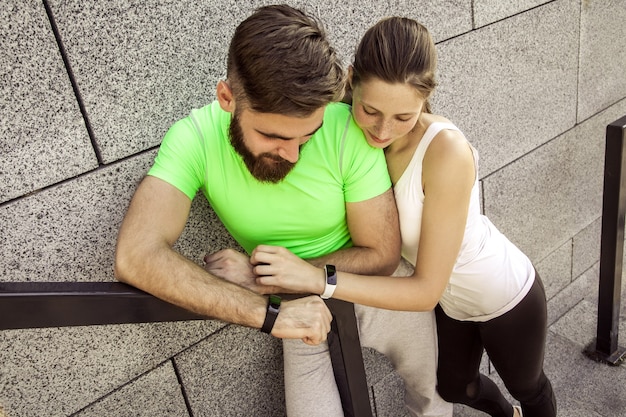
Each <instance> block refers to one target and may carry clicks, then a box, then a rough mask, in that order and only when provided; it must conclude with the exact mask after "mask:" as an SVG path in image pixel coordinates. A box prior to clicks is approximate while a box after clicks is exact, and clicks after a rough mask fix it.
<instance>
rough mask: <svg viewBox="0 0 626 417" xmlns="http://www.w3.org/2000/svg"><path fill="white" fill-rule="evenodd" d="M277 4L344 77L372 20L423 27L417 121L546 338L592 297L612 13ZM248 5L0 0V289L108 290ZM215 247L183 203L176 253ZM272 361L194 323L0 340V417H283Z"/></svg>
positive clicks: (218, 244) (522, 4) (618, 97)
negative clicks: (533, 290)
mask: <svg viewBox="0 0 626 417" xmlns="http://www.w3.org/2000/svg"><path fill="white" fill-rule="evenodd" d="M289 3H290V4H292V5H294V6H297V7H302V8H305V9H307V10H309V11H311V12H313V13H315V14H316V15H318V16H319V17H320V18H321V19H322V20H323V21H324V22H325V24H326V26H327V30H328V32H329V35H330V36H331V39H332V40H333V42H334V43H335V45H336V46H337V48H338V49H339V51H340V52H341V54H342V56H343V57H344V60H345V63H346V64H347V63H349V61H350V60H351V55H352V51H353V48H354V47H355V45H356V42H357V41H358V39H359V38H360V36H361V35H362V33H363V32H364V31H365V30H366V29H367V27H369V26H370V25H371V24H372V23H374V22H375V21H377V20H378V19H379V18H381V17H383V16H386V15H405V16H409V17H413V18H416V19H418V20H420V21H422V22H423V23H424V24H425V25H426V26H428V27H429V28H430V30H431V32H432V33H433V36H434V38H435V40H436V42H437V45H438V53H439V83H440V87H439V89H438V91H437V93H436V95H435V97H434V102H433V104H434V107H435V111H437V112H439V113H442V114H444V115H446V116H448V117H449V118H450V119H451V120H453V121H454V122H455V123H457V124H458V126H459V127H461V129H463V131H464V132H465V134H466V136H467V137H468V139H469V140H470V141H471V142H472V143H473V144H474V145H475V146H476V147H477V148H478V150H479V152H480V154H481V166H480V176H481V183H482V188H483V195H482V197H483V207H484V211H485V214H487V215H488V216H489V217H490V219H491V220H492V221H493V222H494V223H495V224H496V225H497V226H498V227H499V228H500V229H501V230H502V231H503V232H504V233H505V234H506V235H507V236H508V237H509V238H510V239H511V240H512V241H513V242H515V243H516V244H518V245H519V246H520V247H521V248H522V249H523V250H524V251H525V252H526V253H528V254H529V256H530V257H531V258H532V260H533V261H534V262H535V264H536V265H537V268H538V270H539V273H540V274H541V275H542V277H543V279H544V281H545V282H546V287H547V290H548V296H549V298H550V304H549V309H550V317H551V322H554V321H556V320H558V318H559V317H560V316H561V315H562V314H563V312H565V311H567V310H569V309H570V308H571V306H573V305H574V304H576V303H577V302H578V301H579V300H580V299H581V298H582V297H583V296H584V295H585V294H588V293H589V292H592V291H594V288H595V286H596V282H597V262H598V259H599V241H600V235H599V234H600V216H601V194H602V174H603V161H604V154H603V152H604V147H603V144H604V133H605V126H606V125H607V124H608V123H610V122H612V121H614V120H617V119H618V118H620V117H622V116H624V115H626V77H625V76H624V74H625V73H624V68H625V67H626V52H625V51H626V48H625V47H624V44H625V42H626V26H624V25H623V24H622V22H624V21H626V7H625V5H624V2H623V1H622V0H604V1H602V2H599V1H591V0H553V1H545V0H544V1H539V0H525V1H518V2H508V3H507V2H501V1H497V0H474V1H472V0H443V1H440V0H395V1H391V0H389V1H384V2H376V1H365V2H364V1H355V0H348V1H345V2H342V4H340V5H336V4H332V3H330V2H322V1H319V0H318V1H313V0H311V1H304V0H302V1H291V2H289ZM505 3H506V4H505ZM513 3H515V4H513ZM264 4H269V2H267V1H259V0H250V1H247V2H235V1H228V2H226V1H201V2H192V1H189V0H175V1H174V0H150V1H146V2H136V1H130V0H116V1H110V2H84V1H79V0H42V1H35V0H4V2H3V3H2V5H1V6H0V45H1V47H0V64H1V65H0V237H1V239H2V245H0V255H1V256H0V281H5V282H6V281H110V280H113V279H114V278H113V274H112V260H113V253H114V245H115V239H116V234H117V229H118V227H119V224H120V222H121V219H122V217H123V215H124V212H125V209H126V207H127V204H128V201H129V199H130V197H131V195H132V193H133V191H134V189H135V187H136V185H137V183H138V181H139V180H140V179H141V178H142V177H143V175H144V174H145V172H146V170H147V169H148V167H149V166H150V164H151V162H152V158H153V157H154V154H155V152H156V148H157V147H158V144H159V143H160V140H161V138H162V136H163V134H164V133H165V131H166V129H167V128H168V127H169V125H170V124H171V123H172V122H174V121H175V120H177V119H179V118H181V117H184V116H185V115H187V114H188V113H189V111H190V109H192V108H194V107H199V106H202V105H204V104H206V103H207V102H209V101H211V100H212V99H213V98H214V88H215V84H216V82H217V81H218V80H219V79H221V78H223V77H224V75H225V65H224V59H225V53H226V48H227V45H228V41H229V39H230V36H231V34H232V31H233V30H234V28H235V26H236V25H237V24H238V22H239V21H241V20H242V19H243V18H245V17H246V16H247V15H248V14H249V13H250V12H251V11H252V10H253V9H254V8H256V7H258V6H260V5H264ZM233 246H235V247H236V244H235V242H234V241H233V240H232V238H231V237H230V236H229V235H228V233H227V232H226V231H225V230H224V228H223V227H222V225H221V224H220V222H219V220H218V219H217V218H216V216H215V215H214V213H213V212H212V211H211V209H210V207H208V205H207V204H206V202H204V201H202V199H196V200H195V201H194V204H193V209H192V216H191V218H190V220H189V223H188V226H187V228H186V229H185V232H184V234H183V236H182V237H181V239H180V241H179V243H178V244H177V248H178V249H179V250H180V251H181V252H182V253H184V254H185V255H187V256H189V257H190V258H191V259H193V260H195V261H197V262H200V261H201V259H202V256H203V254H204V253H205V251H207V250H217V249H221V248H225V247H233ZM280 350H281V349H280V343H279V342H278V341H277V340H275V339H272V338H271V337H268V336H265V335H262V334H260V333H258V332H256V331H251V330H249V329H245V328H238V327H235V326H229V325H225V324H224V323H221V322H217V321H210V320H209V321H205V322H198V321H194V322H184V323H159V324H139V325H131V324H127V325H114V326H93V327H75V328H54V329H30V330H10V331H1V332H0V415H3V413H4V414H6V415H7V416H10V417H17V416H43V415H46V416H69V415H72V416H81V417H84V416H96V415H133V416H139V415H145V416H155V415H164V416H165V415H167V416H188V415H194V416H216V415H220V416H238V415H261V414H272V415H281V414H284V406H283V394H282V387H281V384H282V381H281V378H280V375H281V372H282V362H281V360H280ZM365 358H366V367H367V369H368V372H369V375H368V377H369V380H370V383H371V385H372V386H373V390H372V391H373V392H374V395H376V396H377V399H376V404H377V406H378V408H377V410H376V411H377V415H378V416H384V415H389V416H398V415H402V411H401V410H400V408H401V398H400V400H399V399H398V389H397V387H399V386H401V384H400V385H398V380H397V377H395V374H393V373H392V372H391V371H390V368H389V365H388V363H386V361H385V360H384V358H381V357H380V355H377V354H375V353H373V352H369V351H367V350H366V351H365ZM268 379H271V380H275V381H277V382H276V386H273V387H271V388H272V389H268V386H267V380H268Z"/></svg>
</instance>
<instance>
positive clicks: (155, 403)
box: [73, 361, 189, 417]
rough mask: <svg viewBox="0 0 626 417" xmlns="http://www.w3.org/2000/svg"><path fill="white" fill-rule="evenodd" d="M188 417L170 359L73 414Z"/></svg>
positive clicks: (76, 416) (82, 416)
mask: <svg viewBox="0 0 626 417" xmlns="http://www.w3.org/2000/svg"><path fill="white" fill-rule="evenodd" d="M102 416H116V417H154V416H168V417H176V416H180V417H188V416H189V412H188V411H187V407H186V405H185V399H184V398H183V395H182V391H181V390H180V386H179V385H178V380H177V379H176V374H175V372H174V367H173V366H172V362H171V361H167V362H165V363H164V364H163V365H160V366H159V367H157V368H156V369H154V370H152V371H150V372H148V373H146V374H145V375H142V376H141V377H139V378H138V379H136V380H134V381H132V382H130V383H129V384H128V385H125V386H123V387H121V388H120V389H118V390H116V391H114V392H112V393H111V394H110V395H107V396H106V397H104V398H102V399H101V400H98V401H97V402H96V403H94V404H92V405H90V406H89V407H87V408H85V409H84V410H82V411H81V412H79V413H76V414H75V415H74V416H73V417H102Z"/></svg>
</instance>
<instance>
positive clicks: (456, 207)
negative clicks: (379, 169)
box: [251, 17, 556, 417]
mask: <svg viewBox="0 0 626 417" xmlns="http://www.w3.org/2000/svg"><path fill="white" fill-rule="evenodd" d="M435 66H436V53H435V46H434V43H433V41H432V38H431V37H430V35H429V33H428V31H427V30H426V28H424V27H423V26H422V25H420V24H419V23H417V22H416V21H414V20H411V19H406V18H396V17H394V18H387V19H383V20H382V21H380V22H379V23H377V24H376V25H375V26H373V27H372V28H370V29H369V30H368V31H367V33H366V34H365V36H364V37H363V39H362V40H361V42H360V45H359V47H358V49H357V51H356V56H355V61H354V64H353V66H352V68H350V86H351V92H352V106H353V107H352V108H353V114H354V118H355V120H356V122H357V123H358V125H359V126H360V127H361V129H362V130H363V131H364V133H365V136H366V138H367V141H368V142H369V144H370V145H371V146H374V147H377V148H383V149H384V150H385V155H386V159H387V165H388V169H389V173H390V176H391V179H392V181H393V184H394V192H395V197H396V201H397V206H398V211H399V214H400V226H401V233H402V242H403V246H402V255H403V257H404V258H405V259H406V260H408V261H409V262H410V263H411V264H412V265H414V267H415V270H414V273H413V275H412V276H410V277H373V276H358V275H354V274H348V273H343V272H338V273H337V282H336V286H335V287H333V286H332V285H331V284H332V282H331V283H327V279H326V276H327V273H325V272H323V271H322V270H320V269H319V268H316V267H313V266H312V265H310V264H308V263H307V262H304V261H302V260H300V259H299V258H297V257H296V256H294V255H292V254H291V253H290V252H289V251H287V250H285V249H283V248H279V247H273V246H259V247H258V248H257V249H256V250H255V251H254V252H253V254H252V257H251V260H252V263H253V264H254V265H256V266H255V273H257V274H258V275H260V276H261V277H260V278H258V279H257V282H258V283H259V284H263V285H271V286H279V287H282V288H284V289H286V290H294V291H299V292H311V293H316V294H325V295H326V296H328V295H329V294H331V293H332V290H333V289H334V293H332V296H333V297H336V298H340V299H343V300H346V301H350V302H354V303H358V304H365V305H370V306H374V307H379V308H386V309H393V310H411V311H427V310H431V309H433V308H435V311H436V318H437V331H438V339H439V362H438V371H437V377H438V391H439V393H440V395H441V396H442V397H443V398H444V399H446V400H447V401H449V402H455V403H462V404H466V405H468V406H470V407H473V408H475V409H478V410H481V411H483V412H485V413H487V414H489V415H491V416H503V417H510V416H521V415H522V412H523V414H524V415H525V416H526V417H532V416H541V417H551V416H556V401H555V397H554V393H553V391H552V387H551V384H550V382H549V380H548V378H547V377H546V375H545V374H544V372H543V359H544V346H545V338H546V298H545V292H544V289H543V285H542V283H541V280H540V278H539V276H538V275H537V273H536V271H535V269H534V267H533V265H532V264H531V262H530V260H529V259H528V258H527V257H526V256H525V255H524V254H523V253H522V252H521V251H520V250H519V249H518V248H517V247H516V246H515V245H513V244H512V243H511V242H510V241H509V240H507V239H506V237H504V236H503V235H502V234H501V233H500V232H499V231H498V230H497V229H496V227H495V226H494V225H493V224H492V223H491V222H490V221H489V220H488V219H487V218H486V217H484V216H483V215H481V214H480V204H479V197H478V166H477V163H478V155H477V152H476V150H475V149H474V148H473V147H472V146H471V145H470V144H469V143H468V141H467V140H466V138H465V137H464V136H463V134H462V133H461V132H460V131H459V129H458V128H457V127H456V126H454V125H453V124H452V123H451V122H450V121H449V120H447V119H446V118H444V117H442V116H438V115H434V114H432V113H431V112H430V106H429V104H428V98H429V97H430V96H431V94H432V92H433V90H434V88H435V84H436V83H435ZM372 215H376V213H372ZM389 325H390V326H393V323H390V324H389ZM483 349H484V350H486V351H487V353H488V355H489V358H490V360H491V362H492V363H493V365H494V366H495V368H496V370H497V371H498V374H499V375H500V377H501V378H502V380H503V381H504V384H505V385H506V387H507V389H508V391H509V392H510V394H511V395H512V396H513V397H514V398H515V399H517V400H518V401H519V402H520V404H521V407H518V406H515V407H513V406H512V405H511V404H510V403H509V402H508V401H507V400H506V399H505V397H504V396H503V395H502V393H501V392H500V390H499V389H498V387H497V386H496V384H495V383H494V382H493V381H491V380H490V379H489V378H488V377H487V376H485V375H482V374H480V373H479V365H480V361H481V357H482V352H483Z"/></svg>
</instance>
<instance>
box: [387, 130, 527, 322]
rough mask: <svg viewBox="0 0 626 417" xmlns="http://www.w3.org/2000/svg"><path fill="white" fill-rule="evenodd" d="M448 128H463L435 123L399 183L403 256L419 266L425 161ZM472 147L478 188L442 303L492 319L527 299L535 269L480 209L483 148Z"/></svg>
mask: <svg viewBox="0 0 626 417" xmlns="http://www.w3.org/2000/svg"><path fill="white" fill-rule="evenodd" d="M443 129H451V130H456V131H459V132H460V130H459V129H458V128H457V127H456V126H454V125H453V124H452V123H443V122H436V123H432V124H431V125H430V126H429V127H428V129H426V132H425V133H424V136H423V137H422V140H421V141H420V143H419V144H418V146H417V149H416V150H415V153H414V154H413V158H412V159H411V161H410V162H409V165H408V166H407V168H406V170H405V171H404V173H403V174H402V176H401V177H400V179H399V180H398V181H397V183H396V185H395V186H394V193H395V198H396V203H397V206H398V212H399V216H400V229H401V234H402V256H403V257H404V258H405V259H406V260H407V261H409V262H410V263H411V264H412V265H413V266H415V261H416V259H417V251H418V244H419V239H420V232H421V222H422V211H423V208H424V191H423V189H422V161H423V159H424V154H425V153H426V149H428V146H429V145H430V143H431V142H432V140H433V139H434V138H435V136H437V134H438V133H439V132H440V131H441V130H443ZM470 147H471V145H470ZM471 149H472V153H473V155H474V166H475V170H476V181H475V182H474V186H473V187H472V193H471V198H470V204H469V211H468V216H467V223H466V225H465V234H464V236H463V243H462V244H461V250H460V251H459V255H458V257H457V260H456V263H455V265H454V268H453V270H452V275H451V276H450V281H449V282H448V285H447V287H446V289H445V291H444V293H443V296H442V297H441V299H440V301H439V304H440V305H441V307H442V308H443V310H444V311H445V313H446V314H447V315H448V316H450V317H452V318H454V319H457V320H470V321H487V320H489V319H492V318H494V317H498V316H500V315H502V314H504V313H506V312H507V311H509V310H511V309H512V308H513V307H515V306H516V305H517V303H519V302H520V301H521V300H522V299H523V298H524V296H525V295H526V294H527V293H528V291H529V290H530V288H531V286H532V284H533V282H534V279H535V269H534V267H533V265H532V263H531V262H530V260H529V259H528V257H527V256H526V255H525V254H524V253H522V252H521V251H520V250H519V249H518V248H517V247H516V246H515V245H514V244H513V243H511V242H510V241H509V240H508V239H507V238H506V237H505V236H504V235H503V234H502V233H500V232H499V231H498V230H497V229H496V227H495V226H494V225H493V224H492V223H491V222H490V221H489V219H487V217H485V216H483V215H482V214H480V200H479V194H478V152H477V151H476V149H475V148H474V147H471Z"/></svg>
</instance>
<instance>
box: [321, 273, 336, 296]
mask: <svg viewBox="0 0 626 417" xmlns="http://www.w3.org/2000/svg"><path fill="white" fill-rule="evenodd" d="M324 274H325V275H326V285H325V286H324V292H323V293H322V295H321V297H322V298H323V299H325V300H327V299H329V298H330V297H332V296H333V294H334V293H335V288H337V270H336V269H335V265H325V266H324Z"/></svg>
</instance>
